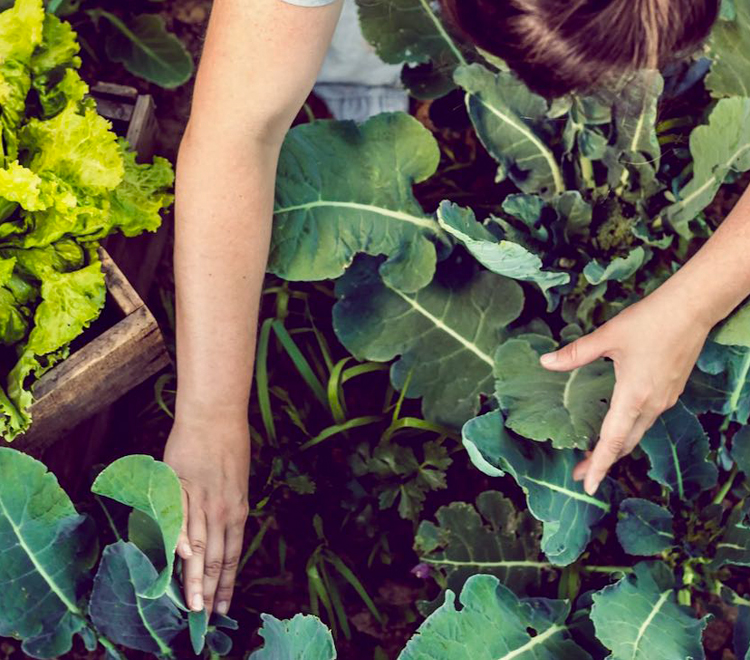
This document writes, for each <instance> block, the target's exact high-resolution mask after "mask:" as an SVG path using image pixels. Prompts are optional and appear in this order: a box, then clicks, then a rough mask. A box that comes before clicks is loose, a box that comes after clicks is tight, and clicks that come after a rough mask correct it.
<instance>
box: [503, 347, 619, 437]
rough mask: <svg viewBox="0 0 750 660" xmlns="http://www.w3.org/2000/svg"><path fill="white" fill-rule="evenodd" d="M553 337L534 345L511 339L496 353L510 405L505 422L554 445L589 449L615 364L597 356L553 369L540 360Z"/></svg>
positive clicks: (506, 403) (506, 407)
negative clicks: (572, 366)
mask: <svg viewBox="0 0 750 660" xmlns="http://www.w3.org/2000/svg"><path fill="white" fill-rule="evenodd" d="M542 347H544V349H545V350H547V351H551V350H554V349H555V348H556V346H555V343H554V341H552V340H551V339H548V340H547V341H546V342H541V343H539V344H538V345H537V346H532V345H531V344H530V343H529V341H527V340H525V339H515V338H514V339H509V340H508V341H506V342H505V343H504V344H503V345H502V346H500V347H499V348H498V349H497V352H496V353H495V377H496V382H495V394H496V396H497V399H498V401H499V402H500V406H501V407H502V408H503V409H504V410H507V411H508V414H507V418H506V422H505V423H506V425H507V426H508V427H509V428H511V429H513V430H514V431H515V432H516V433H518V434H520V435H522V436H524V437H526V438H529V439H531V440H538V441H544V440H552V444H553V446H554V447H556V448H558V449H565V448H571V447H576V448H578V449H587V448H588V446H589V443H590V442H591V440H592V439H594V438H595V437H597V435H598V433H599V429H600V427H601V423H602V420H603V419H604V415H605V414H606V412H607V402H608V401H609V399H610V397H611V395H612V390H613V387H614V370H613V368H612V364H611V363H610V362H607V361H605V360H597V361H595V362H592V363H591V364H587V365H585V366H583V367H580V368H578V369H574V370H573V371H570V372H554V371H549V370H548V369H545V368H544V367H543V366H542V365H541V364H540V362H539V356H540V355H541V351H540V349H541V348H542Z"/></svg>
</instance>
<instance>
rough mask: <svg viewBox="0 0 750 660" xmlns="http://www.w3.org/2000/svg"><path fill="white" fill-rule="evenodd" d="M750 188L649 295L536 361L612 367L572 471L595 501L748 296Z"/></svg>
mask: <svg viewBox="0 0 750 660" xmlns="http://www.w3.org/2000/svg"><path fill="white" fill-rule="evenodd" d="M749 255H750V188H748V189H747V190H746V191H745V193H744V194H743V195H742V197H741V198H740V200H739V201H738V202H737V204H736V205H735V207H734V208H733V209H732V212H731V213H730V214H729V215H728V216H727V218H726V219H725V220H724V222H722V224H721V225H720V226H719V228H718V229H717V230H716V231H715V232H714V234H713V235H712V236H711V238H709V239H708V241H706V243H705V244H704V245H703V246H702V247H701V249H700V250H699V251H698V252H697V253H696V254H695V255H694V256H693V257H692V258H691V259H690V260H689V261H688V262H687V263H686V264H685V265H684V266H683V267H682V268H681V269H680V270H679V271H677V272H676V273H675V274H674V275H672V277H670V278H669V279H668V280H667V281H666V282H664V284H662V285H661V286H660V287H659V288H658V289H656V290H655V291H654V292H653V293H651V294H650V295H648V296H646V297H645V298H643V299H642V300H640V301H638V302H637V303H635V304H633V305H631V306H630V307H627V308H626V309H624V310H623V311H622V312H620V313H619V314H618V315H617V316H615V317H614V318H613V319H611V320H609V321H608V322H607V323H605V324H603V325H602V326H601V327H599V328H597V329H596V330H595V331H594V332H592V333H590V334H588V335H586V336H584V337H581V338H580V339H578V340H577V341H575V342H573V343H571V344H568V345H567V346H565V347H563V348H561V349H560V350H558V351H555V352H553V353H549V354H547V355H544V356H542V365H543V366H544V367H546V368H547V369H550V370H552V371H570V370H572V369H576V368H578V367H582V366H583V365H585V364H588V363H589V362H592V361H594V360H596V359H597V358H600V357H608V358H610V359H611V360H612V361H613V362H614V367H615V379H616V383H615V389H614V392H613V393H612V401H611V403H610V408H609V411H608V412H607V415H606V417H605V418H604V421H603V423H602V428H601V433H600V437H599V441H598V442H597V444H596V447H595V448H594V450H593V452H591V453H590V454H589V455H588V456H587V458H586V459H584V460H583V461H581V462H580V463H579V464H578V465H577V466H576V467H575V469H574V471H573V476H574V478H575V479H576V480H581V479H583V480H584V488H585V490H586V492H587V493H589V494H590V495H593V494H594V493H595V492H596V490H597V488H598V487H599V484H600V483H601V481H602V480H603V479H604V477H605V476H606V474H607V471H608V470H609V468H610V467H612V465H613V464H614V462H615V461H617V460H618V459H619V458H622V457H623V456H625V455H627V454H629V453H630V452H631V451H632V450H633V449H634V448H635V446H636V445H637V444H638V443H639V442H640V441H641V438H642V437H643V434H644V433H645V432H646V431H647V430H648V429H649V428H651V426H652V425H653V423H654V422H655V421H656V419H657V418H658V417H659V415H661V413H663V412H664V411H665V410H667V409H668V408H671V407H672V406H673V405H675V403H676V402H677V399H678V397H679V396H680V394H682V391H683V390H684V388H685V384H686V383H687V380H688V378H689V376H690V373H691V372H692V370H693V367H694V365H695V362H696V360H697V359H698V355H699V354H700V352H701V349H702V348H703V345H704V343H705V341H706V338H707V336H708V333H709V332H710V331H711V328H712V327H713V326H714V325H716V324H717V323H718V322H719V321H721V320H722V319H724V318H725V317H727V316H728V315H729V314H730V313H731V312H732V310H734V309H735V307H737V306H738V305H739V304H740V303H741V302H742V301H743V300H744V299H745V298H746V297H747V296H748V295H750V259H749V258H748V257H749Z"/></svg>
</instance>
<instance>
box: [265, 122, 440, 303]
mask: <svg viewBox="0 0 750 660" xmlns="http://www.w3.org/2000/svg"><path fill="white" fill-rule="evenodd" d="M439 160H440V152H439V149H438V146H437V142H436V141H435V138H434V137H433V136H432V134H431V133H430V131H428V130H427V129H426V128H425V127H424V126H422V125H421V124H420V123H419V122H418V121H417V120H416V119H414V118H412V117H410V116H409V115H407V114H405V113H382V114H380V115H377V116H375V117H373V118H372V119H370V120H369V121H367V122H365V123H364V124H362V125H357V124H355V123H354V122H350V121H341V122H336V121H330V120H321V121H316V122H312V123H309V124H304V125H302V126H297V127H295V128H293V129H292V130H291V131H289V133H288V134H287V136H286V139H285V141H284V145H283V148H282V150H281V156H280V161H279V166H278V176H277V181H276V209H275V223H274V232H273V240H272V244H271V253H270V257H269V265H268V269H269V271H270V272H272V273H275V274H276V275H279V276H280V277H283V278H285V279H288V280H323V279H327V278H336V277H339V276H340V275H341V274H342V273H343V272H344V270H345V269H346V268H347V267H348V266H349V265H350V264H351V262H352V260H353V259H354V256H355V255H356V254H357V253H358V252H366V253H367V254H371V255H381V254H384V255H387V256H388V260H387V261H386V262H385V263H384V264H383V265H382V266H381V271H380V272H381V275H382V276H383V278H384V279H385V280H386V282H388V283H389V284H391V285H393V286H394V287H396V288H397V289H399V290H401V291H408V292H413V291H417V290H419V289H421V288H422V287H423V286H425V285H426V284H428V283H429V282H430V280H431V279H432V276H433V274H434V272H435V263H436V253H435V246H434V244H433V242H434V241H436V240H438V237H439V235H441V234H442V232H441V231H440V228H439V226H438V224H437V222H436V221H435V219H434V218H433V217H431V216H430V215H428V214H426V213H425V212H424V211H423V210H422V207H421V206H420V205H419V203H418V202H417V200H416V199H415V198H414V195H413V193H412V184H414V183H419V182H420V181H424V180H425V179H427V178H429V177H430V176H432V174H434V172H435V169H436V168H437V165H438V162H439Z"/></svg>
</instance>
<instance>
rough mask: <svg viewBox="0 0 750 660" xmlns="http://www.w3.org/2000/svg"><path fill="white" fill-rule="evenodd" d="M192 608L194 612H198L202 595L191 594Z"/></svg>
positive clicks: (201, 607)
mask: <svg viewBox="0 0 750 660" xmlns="http://www.w3.org/2000/svg"><path fill="white" fill-rule="evenodd" d="M193 609H194V610H195V611H196V612H200V611H201V610H202V609H203V596H201V595H200V594H195V596H193Z"/></svg>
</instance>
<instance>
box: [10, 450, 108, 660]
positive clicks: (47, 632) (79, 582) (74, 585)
mask: <svg viewBox="0 0 750 660" xmlns="http://www.w3.org/2000/svg"><path fill="white" fill-rule="evenodd" d="M94 533H95V529H94V526H93V524H91V520H90V519H88V518H85V517H84V516H80V515H79V514H78V513H77V512H76V510H75V508H74V507H73V503H72V502H71V501H70V499H69V498H68V496H67V495H66V494H65V491H63V490H62V488H60V486H59V484H58V482H57V479H56V478H55V476H54V475H53V474H52V473H51V472H48V471H47V468H46V467H45V466H44V465H43V464H42V463H40V462H39V461H37V460H35V459H33V458H31V457H30V456H27V455H26V454H22V453H21V452H19V451H16V450H15V449H9V448H7V447H2V448H0V636H4V637H10V636H14V637H16V638H18V639H22V640H23V650H24V653H25V654H26V655H27V656H29V657H32V658H52V657H58V656H63V655H65V654H67V653H68V652H69V651H70V650H71V646H72V637H73V635H74V634H75V633H76V632H79V631H80V630H81V629H82V628H83V626H84V625H85V621H84V619H83V618H82V610H81V608H80V605H79V602H80V599H81V597H82V596H83V595H84V591H85V589H86V587H87V585H88V582H89V580H90V573H89V572H90V569H91V567H92V566H93V564H94V562H95V561H96V537H95V535H94Z"/></svg>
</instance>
